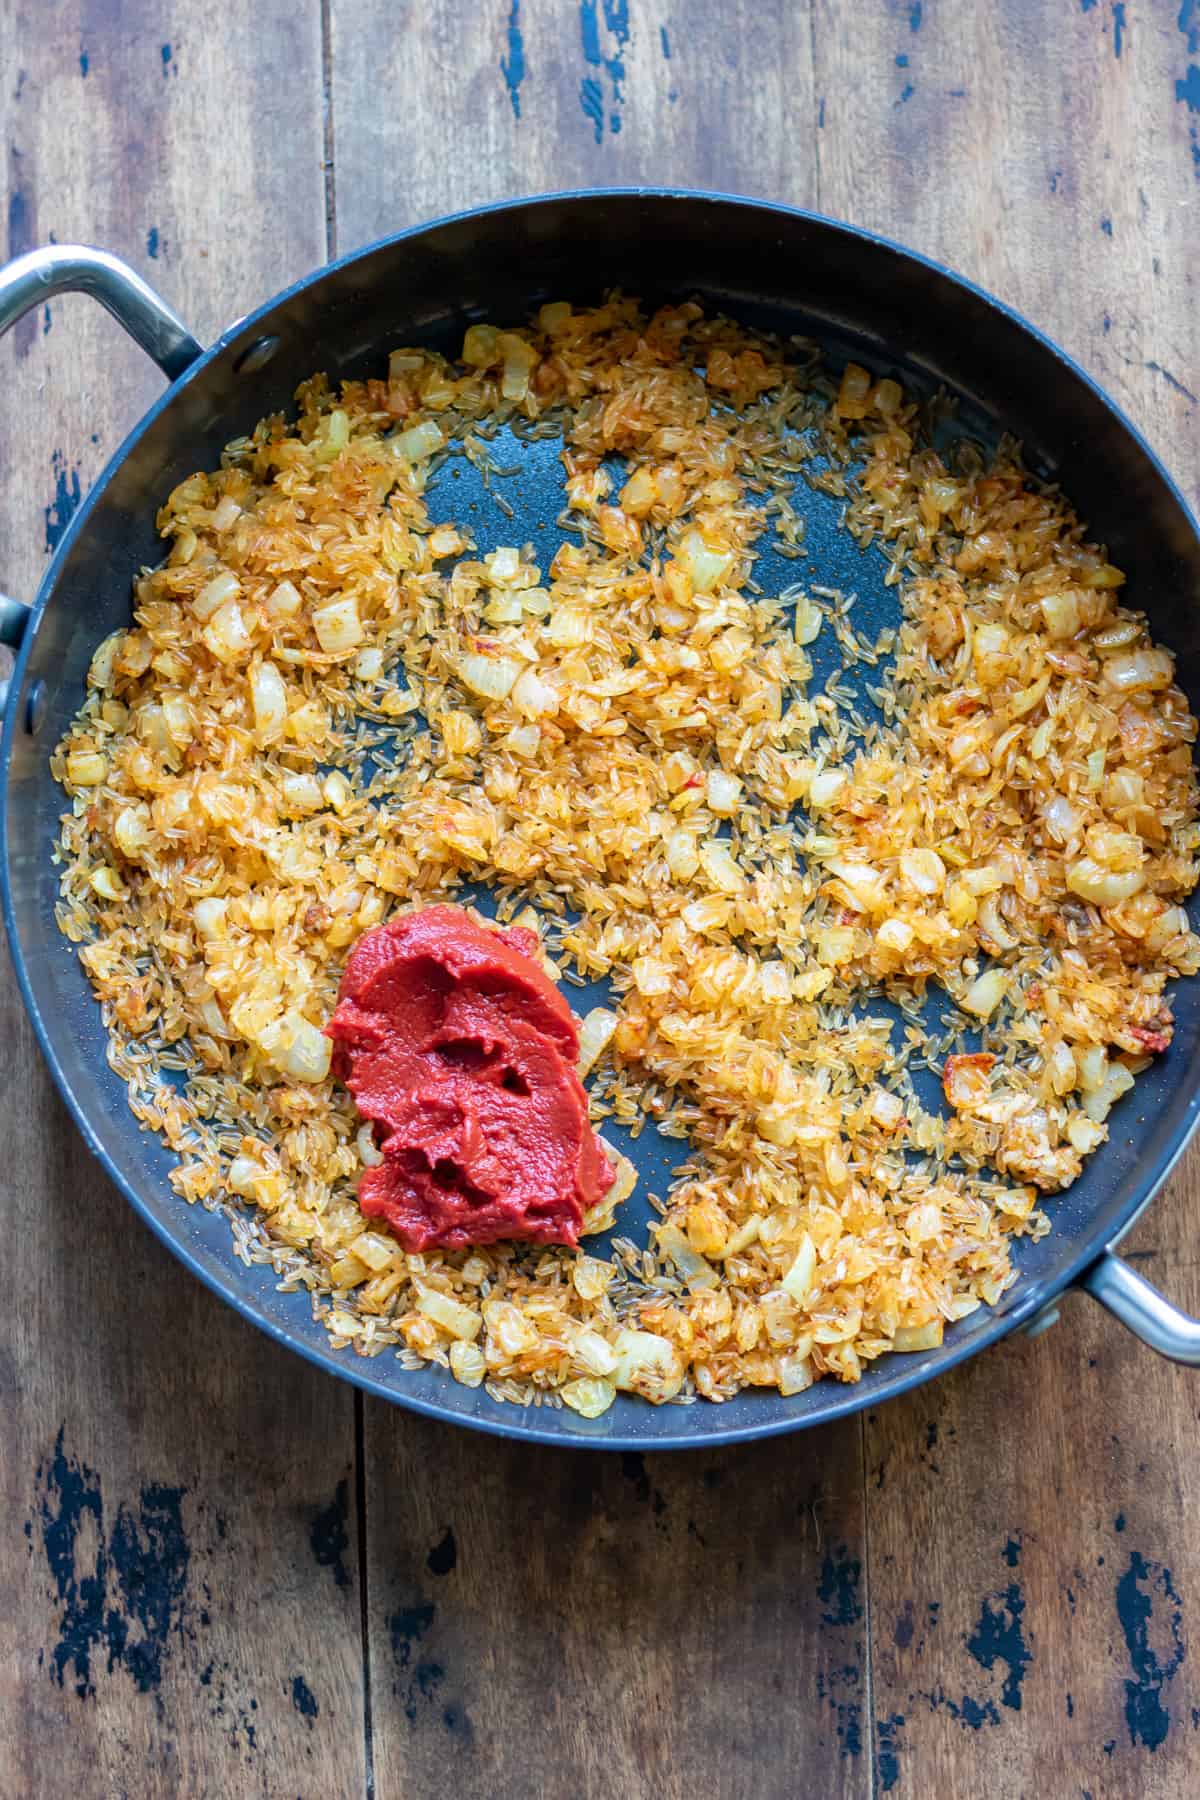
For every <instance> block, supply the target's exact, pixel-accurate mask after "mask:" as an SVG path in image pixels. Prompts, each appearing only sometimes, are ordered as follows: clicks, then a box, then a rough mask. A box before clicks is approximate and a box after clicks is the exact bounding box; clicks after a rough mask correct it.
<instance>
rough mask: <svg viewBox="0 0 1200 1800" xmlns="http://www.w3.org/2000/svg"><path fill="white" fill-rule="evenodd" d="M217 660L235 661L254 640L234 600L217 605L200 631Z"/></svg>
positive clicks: (243, 654)
mask: <svg viewBox="0 0 1200 1800" xmlns="http://www.w3.org/2000/svg"><path fill="white" fill-rule="evenodd" d="M200 635H201V637H202V638H203V639H204V642H205V643H206V644H207V645H208V648H209V649H210V650H211V651H212V653H213V655H214V656H215V657H216V658H217V661H218V662H224V663H232V662H237V661H238V660H239V659H240V658H241V657H243V656H245V654H246V652H247V651H248V650H249V649H250V647H251V645H252V644H253V642H254V639H253V638H252V636H251V634H250V632H249V630H248V629H247V626H246V620H245V617H244V615H243V613H242V609H241V607H240V606H239V605H238V603H237V601H236V600H226V602H225V604H224V605H223V606H219V607H218V608H217V610H216V612H215V613H214V614H213V616H212V618H211V619H210V620H209V621H208V624H207V625H206V626H205V627H204V629H203V631H202V632H201V633H200Z"/></svg>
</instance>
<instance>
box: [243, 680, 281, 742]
mask: <svg viewBox="0 0 1200 1800" xmlns="http://www.w3.org/2000/svg"><path fill="white" fill-rule="evenodd" d="M250 704H251V707H252V709H253V712H254V732H255V736H256V737H257V739H258V742H259V743H260V744H262V745H266V744H271V743H274V741H275V739H276V738H277V737H278V736H279V735H280V733H281V732H282V730H283V728H284V725H285V724H286V723H287V689H286V687H285V686H284V683H283V676H282V675H281V674H280V673H279V670H278V669H277V668H276V667H275V664H274V663H272V662H264V663H258V664H257V665H256V666H255V667H254V668H252V669H251V671H250Z"/></svg>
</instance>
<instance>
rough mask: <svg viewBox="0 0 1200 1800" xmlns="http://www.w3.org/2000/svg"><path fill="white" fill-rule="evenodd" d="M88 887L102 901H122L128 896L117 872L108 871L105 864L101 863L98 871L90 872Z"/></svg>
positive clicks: (127, 890) (127, 891) (126, 889)
mask: <svg viewBox="0 0 1200 1800" xmlns="http://www.w3.org/2000/svg"><path fill="white" fill-rule="evenodd" d="M88 886H89V887H90V888H91V890H92V892H93V893H94V894H99V896H100V898H101V899H102V900H124V899H126V898H127V897H128V894H129V889H128V888H127V887H126V886H125V883H124V882H123V881H122V880H121V877H120V876H119V875H118V874H117V871H116V870H115V869H110V868H109V867H108V865H107V863H102V864H101V865H100V867H99V868H98V869H93V870H92V873H91V876H90V877H89V880H88Z"/></svg>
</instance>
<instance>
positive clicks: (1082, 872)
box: [1067, 856, 1146, 906]
mask: <svg viewBox="0 0 1200 1800" xmlns="http://www.w3.org/2000/svg"><path fill="white" fill-rule="evenodd" d="M1145 885H1146V876H1145V872H1144V870H1142V869H1126V870H1125V871H1124V872H1119V871H1117V870H1114V869H1106V868H1104V866H1103V865H1102V864H1101V863H1098V862H1095V861H1094V860H1093V858H1092V857H1090V856H1081V857H1080V859H1079V861H1078V862H1073V863H1071V864H1070V865H1069V867H1068V869H1067V886H1068V887H1069V888H1070V890H1071V892H1072V893H1073V894H1078V895H1079V897H1080V899H1081V900H1088V901H1090V902H1091V904H1092V905H1093V906H1118V905H1119V904H1120V903H1121V901H1122V900H1130V899H1132V898H1133V896H1134V894H1139V893H1140V892H1141V890H1142V889H1143V888H1144V887H1145Z"/></svg>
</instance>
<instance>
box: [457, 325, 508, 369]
mask: <svg viewBox="0 0 1200 1800" xmlns="http://www.w3.org/2000/svg"><path fill="white" fill-rule="evenodd" d="M500 356H501V350H500V333H499V332H498V331H497V330H496V327H495V326H494V325H468V326H467V329H466V331H465V332H464V334H463V347H462V359H463V361H464V362H465V363H466V365H467V367H468V369H490V368H491V366H492V364H493V363H497V362H499V361H500Z"/></svg>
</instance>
